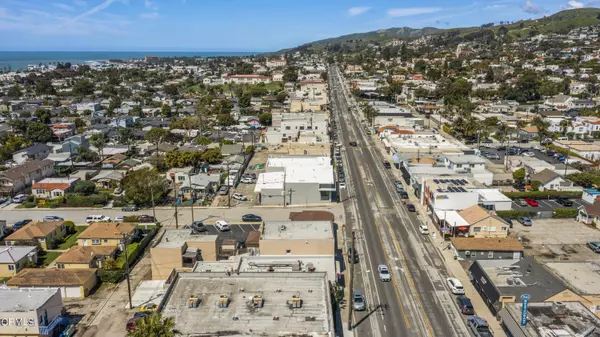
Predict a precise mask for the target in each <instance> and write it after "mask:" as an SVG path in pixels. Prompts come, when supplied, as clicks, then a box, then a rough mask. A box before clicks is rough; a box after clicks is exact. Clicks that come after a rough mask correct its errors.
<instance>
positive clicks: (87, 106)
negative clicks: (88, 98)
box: [75, 102, 102, 115]
mask: <svg viewBox="0 0 600 337" xmlns="http://www.w3.org/2000/svg"><path fill="white" fill-rule="evenodd" d="M75 107H76V108H77V113H78V114H80V115H81V114H82V113H83V112H84V111H86V110H90V111H91V112H96V111H99V110H101V109H102V106H101V105H100V103H96V102H88V103H79V104H77V105H76V106H75Z"/></svg>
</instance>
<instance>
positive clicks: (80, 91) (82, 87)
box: [72, 79, 95, 96]
mask: <svg viewBox="0 0 600 337" xmlns="http://www.w3.org/2000/svg"><path fill="white" fill-rule="evenodd" d="M94 88H95V87H94V84H93V83H92V82H90V80H88V79H84V80H81V81H79V82H77V83H75V85H74V86H73V89H72V93H73V94H74V95H78V96H87V95H91V94H93V93H94Z"/></svg>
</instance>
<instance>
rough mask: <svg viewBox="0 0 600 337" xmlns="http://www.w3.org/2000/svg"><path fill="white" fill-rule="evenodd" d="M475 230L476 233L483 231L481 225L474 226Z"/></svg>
mask: <svg viewBox="0 0 600 337" xmlns="http://www.w3.org/2000/svg"><path fill="white" fill-rule="evenodd" d="M473 232H475V233H479V232H481V227H473Z"/></svg>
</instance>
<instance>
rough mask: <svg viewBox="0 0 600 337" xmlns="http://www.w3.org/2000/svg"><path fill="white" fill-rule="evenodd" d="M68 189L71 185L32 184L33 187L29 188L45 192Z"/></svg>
mask: <svg viewBox="0 0 600 337" xmlns="http://www.w3.org/2000/svg"><path fill="white" fill-rule="evenodd" d="M69 187H71V185H69V184H67V183H35V184H33V186H31V188H32V189H34V190H46V191H52V190H61V191H65V190H67V189H68V188H69Z"/></svg>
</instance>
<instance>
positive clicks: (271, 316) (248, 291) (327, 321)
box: [161, 272, 334, 337]
mask: <svg viewBox="0 0 600 337" xmlns="http://www.w3.org/2000/svg"><path fill="white" fill-rule="evenodd" d="M173 282H174V284H173V285H171V287H170V290H169V292H168V293H167V294H166V295H165V297H164V298H165V299H164V300H163V303H162V304H161V306H162V313H163V315H164V316H165V317H173V319H174V321H175V330H177V331H179V334H180V335H181V336H220V335H230V336H244V335H254V336H264V337H271V336H272V337H275V336H313V337H317V336H332V334H333V333H334V327H333V316H332V312H331V303H330V292H329V283H328V281H327V278H326V276H325V273H319V272H309V273H293V274H288V273H252V272H247V273H244V272H242V273H239V274H237V273H230V274H229V275H227V274H226V273H223V272H216V273H210V272H206V273H179V274H178V276H177V277H176V278H175V280H174V281H173ZM196 304H198V305H196Z"/></svg>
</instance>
